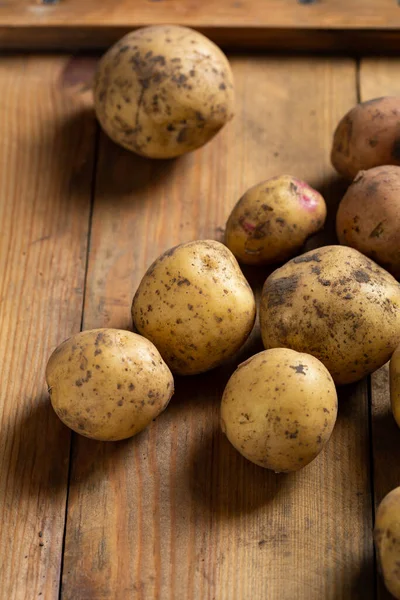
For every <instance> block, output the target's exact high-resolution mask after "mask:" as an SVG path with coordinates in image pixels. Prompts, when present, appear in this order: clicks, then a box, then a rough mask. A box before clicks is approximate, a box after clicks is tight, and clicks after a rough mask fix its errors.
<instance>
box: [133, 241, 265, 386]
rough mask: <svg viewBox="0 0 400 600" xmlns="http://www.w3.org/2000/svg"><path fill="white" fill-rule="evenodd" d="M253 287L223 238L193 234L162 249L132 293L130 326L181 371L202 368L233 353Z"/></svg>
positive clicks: (246, 323)
mask: <svg viewBox="0 0 400 600" xmlns="http://www.w3.org/2000/svg"><path fill="white" fill-rule="evenodd" d="M255 315H256V305H255V300H254V295H253V292H252V291H251V289H250V286H249V284H248V283H247V281H246V279H245V278H244V276H243V273H242V272H241V270H240V268H239V265H238V263H237V261H236V259H235V257H234V256H233V254H232V253H231V252H230V251H229V250H228V248H226V247H225V246H224V245H223V244H220V243H219V242H214V241H212V240H197V241H195V242H188V243H186V244H181V245H180V246H176V247H175V248H171V249H170V250H168V251H167V252H164V254H162V255H161V256H160V257H159V258H158V259H157V260H156V261H155V262H154V263H153V264H152V265H151V267H150V268H149V270H148V271H147V273H146V274H145V276H144V277H143V279H142V281H141V282H140V285H139V288H138V290H137V292H136V295H135V297H134V299H133V304H132V317H133V322H134V324H135V327H136V329H137V330H138V331H139V332H140V333H141V334H142V335H144V336H146V337H147V338H149V340H151V341H152V342H153V343H154V344H155V345H156V346H157V348H158V349H159V351H160V353H161V355H162V357H163V358H164V360H165V362H166V363H167V364H168V365H169V367H170V368H171V370H172V371H173V372H175V373H179V374H181V375H193V374H195V373H201V372H203V371H208V370H209V369H212V368H214V367H216V366H217V365H219V364H221V363H222V362H224V361H225V360H226V359H228V358H230V357H231V356H233V355H234V354H235V353H236V352H237V350H239V348H240V347H241V346H242V345H243V344H244V342H245V341H246V339H247V337H248V336H249V334H250V332H251V330H252V329H253V325H254V319H255Z"/></svg>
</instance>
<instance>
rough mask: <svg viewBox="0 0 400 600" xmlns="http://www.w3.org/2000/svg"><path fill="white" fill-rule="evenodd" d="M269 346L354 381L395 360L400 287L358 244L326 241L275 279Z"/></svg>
mask: <svg viewBox="0 0 400 600" xmlns="http://www.w3.org/2000/svg"><path fill="white" fill-rule="evenodd" d="M260 323H261V334H262V339H263V342H264V346H265V348H276V347H280V346H285V347H287V348H293V349H294V350H297V351H299V352H307V353H309V354H312V355H313V356H316V357H317V358H318V359H319V360H320V361H322V362H323V363H324V365H325V366H326V367H327V369H328V370H329V372H330V373H331V375H332V377H333V379H334V380H335V382H336V383H339V384H342V383H350V382H353V381H357V380H358V379H361V378H362V377H364V375H367V374H368V373H372V371H375V370H376V369H378V368H379V367H381V366H382V365H383V364H384V363H385V362H386V361H387V360H389V358H390V356H391V354H392V352H393V350H394V349H395V348H396V346H397V345H398V344H399V342H400V285H399V284H398V283H397V281H396V280H395V279H394V278H393V277H392V276H391V275H389V273H387V272H386V271H384V270H383V269H382V268H381V267H378V265H376V264H375V263H374V262H372V261H371V260H369V259H368V258H366V257H365V256H363V255H362V254H360V253H359V252H358V251H357V250H354V249H353V248H346V247H344V246H325V247H323V248H318V249H317V250H313V251H311V252H306V253H305V254H303V255H301V256H298V257H297V258H293V259H292V260H290V261H289V262H287V263H286V264H285V265H284V266H283V267H281V268H280V269H277V270H276V271H274V272H273V273H272V275H270V276H269V277H268V279H267V280H266V282H265V284H264V288H263V293H262V299H261V307H260Z"/></svg>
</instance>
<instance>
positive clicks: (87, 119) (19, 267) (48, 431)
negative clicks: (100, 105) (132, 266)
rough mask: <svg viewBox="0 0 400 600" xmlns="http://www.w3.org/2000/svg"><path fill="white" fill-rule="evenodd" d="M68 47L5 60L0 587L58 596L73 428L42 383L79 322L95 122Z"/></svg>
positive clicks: (0, 77)
mask: <svg viewBox="0 0 400 600" xmlns="http://www.w3.org/2000/svg"><path fill="white" fill-rule="evenodd" d="M72 72H74V63H73V61H72V62H71V60H70V58H69V57H34V56H32V57H30V58H27V57H4V56H3V57H2V58H1V59H0V90H1V100H0V103H1V111H0V129H1V137H0V171H1V177H0V223H1V236H0V332H1V338H0V381H1V388H0V523H1V525H0V530H1V534H0V556H1V560H0V590H1V592H0V596H1V597H2V598H7V600H24V599H26V600H32V598H38V597H43V598H46V600H47V599H49V600H52V599H56V598H58V589H59V580H60V565H61V554H62V539H63V531H64V520H65V501H66V493H67V477H68V464H69V450H70V433H69V430H67V428H66V427H64V426H63V425H62V424H61V422H60V421H59V420H58V418H57V417H56V416H55V414H54V413H53V411H52V409H51V407H50V403H49V399H48V394H47V390H46V388H45V382H44V368H45V365H46V361H47V358H48V356H49V354H50V352H51V351H52V350H53V349H54V348H55V346H56V345H57V344H58V343H59V342H60V341H61V340H62V339H64V338H65V337H67V336H68V335H70V334H71V332H74V331H79V327H80V321H81V312H82V300H83V283H84V273H85V261H86V245H87V234H88V216H89V206H90V186H91V179H92V170H93V167H92V158H93V149H94V136H93V133H94V121H93V118H92V116H91V115H90V113H89V114H88V113H87V112H86V111H85V106H86V101H84V100H83V99H81V98H80V95H79V94H77V93H76V92H77V89H76V88H75V87H71V77H70V76H71V73H72Z"/></svg>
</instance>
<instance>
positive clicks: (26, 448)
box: [2, 392, 71, 498]
mask: <svg viewBox="0 0 400 600" xmlns="http://www.w3.org/2000/svg"><path fill="white" fill-rule="evenodd" d="M21 409H22V411H23V412H22V413H21V412H18V409H16V415H13V416H12V417H10V421H9V425H8V427H7V429H6V431H7V430H8V431H10V432H11V433H10V435H11V436H12V437H13V440H14V441H13V443H12V444H7V445H6V447H5V453H4V455H3V456H2V460H3V461H4V462H5V463H6V464H8V477H9V479H8V482H7V483H8V487H9V488H10V489H11V488H12V486H13V485H14V486H15V487H16V488H17V489H19V492H20V494H21V495H25V494H28V495H32V496H37V495H38V489H39V488H40V490H41V491H42V492H43V491H44V492H45V493H46V494H47V495H49V496H50V497H52V498H54V495H55V494H58V493H61V494H65V492H66V485H67V475H68V461H69V448H70V436H71V433H70V431H69V429H67V427H65V426H64V425H63V424H62V423H61V421H60V420H59V418H58V417H57V416H56V414H55V412H54V411H53V409H52V407H51V404H50V400H49V397H48V394H47V393H45V392H44V393H43V394H41V395H39V396H37V397H36V398H35V399H34V400H33V401H32V403H31V405H27V404H25V406H23V407H22V405H21ZM40 437H42V438H45V440H46V444H38V439H39V438H40ZM55 455H56V456H57V458H56V460H55Z"/></svg>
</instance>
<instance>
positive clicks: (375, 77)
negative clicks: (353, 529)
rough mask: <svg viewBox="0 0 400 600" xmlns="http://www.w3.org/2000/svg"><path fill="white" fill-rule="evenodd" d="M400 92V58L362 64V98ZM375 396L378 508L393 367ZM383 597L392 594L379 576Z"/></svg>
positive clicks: (397, 447)
mask: <svg viewBox="0 0 400 600" xmlns="http://www.w3.org/2000/svg"><path fill="white" fill-rule="evenodd" d="M399 94H400V59H398V58H397V59H396V58H392V59H389V58H368V59H363V60H362V61H361V65H360V95H361V100H363V101H364V100H369V99H371V98H377V97H379V96H387V95H393V96H396V95H399ZM371 396H372V452H373V465H374V475H373V476H374V491H375V509H376V508H377V507H378V504H379V503H380V501H381V500H382V498H383V497H384V496H386V494H387V493H388V492H390V490H392V489H394V488H395V487H397V486H398V485H399V483H400V430H399V428H398V427H397V425H396V423H395V421H394V418H393V416H392V413H391V409H390V392H389V369H388V366H387V365H385V366H384V367H382V369H380V370H379V371H377V372H376V373H374V375H373V376H372V385H371ZM378 598H379V600H389V599H390V598H392V596H391V595H390V594H389V592H387V591H386V590H385V588H384V585H383V582H382V579H381V578H379V579H378Z"/></svg>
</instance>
